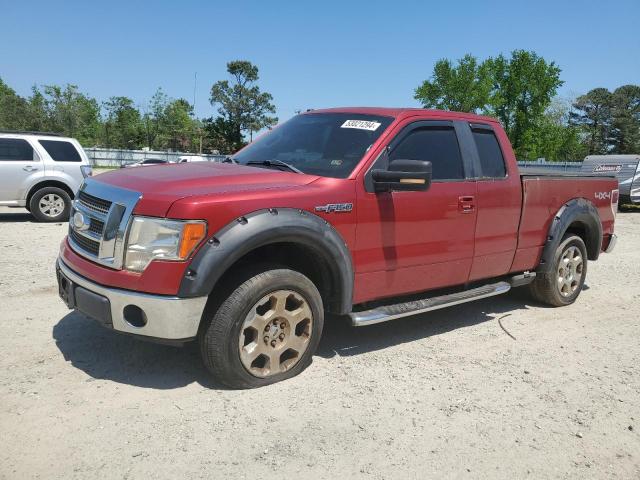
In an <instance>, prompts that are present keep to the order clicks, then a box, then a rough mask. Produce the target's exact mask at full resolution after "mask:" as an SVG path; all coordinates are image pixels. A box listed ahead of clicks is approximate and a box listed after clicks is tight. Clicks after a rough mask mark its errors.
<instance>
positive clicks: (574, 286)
mask: <svg viewBox="0 0 640 480" xmlns="http://www.w3.org/2000/svg"><path fill="white" fill-rule="evenodd" d="M586 276H587V247H586V246H585V244H584V241H583V240H582V239H581V238H580V237H578V236H577V235H572V234H567V235H565V236H564V237H563V238H562V241H561V242H560V245H558V248H557V249H556V251H555V253H554V256H553V265H552V267H551V271H550V272H547V273H538V275H537V276H536V279H535V280H534V281H533V282H532V283H531V284H530V285H529V292H530V294H531V296H532V297H533V298H534V299H536V300H538V301H539V302H541V303H545V304H547V305H551V306H553V307H564V306H565V305H571V304H572V303H573V302H575V301H576V299H577V298H578V296H579V295H580V292H581V291H582V287H583V285H584V281H585V278H586Z"/></svg>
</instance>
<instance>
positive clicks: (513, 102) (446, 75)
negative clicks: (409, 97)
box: [415, 50, 571, 158]
mask: <svg viewBox="0 0 640 480" xmlns="http://www.w3.org/2000/svg"><path fill="white" fill-rule="evenodd" d="M560 85H562V81H561V80H560V68H559V67H558V66H557V65H556V64H555V63H553V62H547V61H546V60H545V59H544V58H541V57H539V56H538V55H537V54H536V53H534V52H528V51H525V50H515V51H513V52H511V56H510V57H509V58H507V57H505V56H504V55H498V56H497V57H495V58H488V59H486V60H484V61H482V62H480V61H478V59H476V58H475V57H473V56H472V55H469V54H467V55H465V56H464V57H463V58H462V59H460V60H458V62H457V64H456V65H453V64H452V63H451V62H450V61H449V60H444V59H443V60H439V61H438V62H437V63H436V65H435V67H434V70H433V74H432V76H431V79H430V80H427V81H425V82H423V83H422V85H421V86H420V87H418V89H417V90H416V91H415V98H416V99H418V100H420V102H421V103H422V104H423V105H424V106H425V107H428V108H441V109H444V110H456V111H463V112H473V113H479V112H481V113H486V114H490V115H493V116H496V117H498V119H499V120H500V121H501V122H502V125H503V126H504V128H505V130H506V132H507V135H508V136H509V138H510V139H511V143H512V145H513V148H514V150H515V152H516V155H517V156H518V157H520V158H532V157H533V155H534V152H535V151H539V148H538V146H537V144H536V140H535V138H536V131H537V130H538V129H540V128H543V127H544V128H546V129H547V133H549V129H550V128H551V126H552V125H555V124H554V122H551V121H548V119H547V120H546V119H545V118H544V115H545V111H546V110H547V108H548V107H549V105H550V104H551V100H552V98H553V97H554V95H555V94H556V91H557V89H558V87H559V86H560ZM554 128H555V129H557V128H560V127H559V126H557V125H556V126H555V127H554ZM567 134H569V136H570V134H571V132H567Z"/></svg>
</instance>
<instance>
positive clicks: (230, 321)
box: [198, 268, 324, 389]
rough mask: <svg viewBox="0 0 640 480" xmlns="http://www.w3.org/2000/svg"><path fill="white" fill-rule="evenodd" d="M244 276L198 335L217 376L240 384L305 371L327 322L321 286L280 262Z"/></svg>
mask: <svg viewBox="0 0 640 480" xmlns="http://www.w3.org/2000/svg"><path fill="white" fill-rule="evenodd" d="M247 277H249V278H247ZM244 278H245V280H244V281H242V277H241V279H240V280H239V281H238V283H239V284H238V286H237V287H236V288H235V289H233V291H232V292H231V293H230V295H229V296H227V297H226V298H225V299H223V300H222V301H220V302H218V303H217V304H215V303H214V304H213V305H214V306H213V308H211V309H208V310H210V311H209V313H208V314H205V318H204V321H205V322H206V323H205V324H204V325H203V328H201V330H200V333H199V335H198V336H199V338H198V340H199V344H200V353H201V356H202V360H203V362H204V364H205V366H206V367H207V369H208V370H209V371H210V372H211V373H212V375H213V378H214V380H215V381H216V382H219V383H221V384H223V385H225V386H227V387H230V388H238V389H243V388H255V387H261V386H264V385H269V384H271V383H275V382H279V381H282V380H285V379H287V378H291V377H294V376H296V375H298V374H299V373H301V372H302V371H303V370H304V369H306V368H307V367H308V366H309V365H310V364H311V360H312V356H313V354H314V353H315V351H316V349H317V347H318V343H319V342H320V337H321V335H322V327H323V324H324V311H323V306H322V298H321V296H320V292H318V289H317V288H316V286H315V285H314V284H313V282H311V280H309V279H308V278H307V277H306V276H304V275H302V274H301V273H299V272H296V271H294V270H289V269H284V268H277V269H271V270H266V271H263V272H261V273H258V274H255V275H251V274H249V275H246V276H245V277H244ZM211 312H213V313H211ZM292 312H295V314H293V313H292ZM207 316H208V317H209V318H207Z"/></svg>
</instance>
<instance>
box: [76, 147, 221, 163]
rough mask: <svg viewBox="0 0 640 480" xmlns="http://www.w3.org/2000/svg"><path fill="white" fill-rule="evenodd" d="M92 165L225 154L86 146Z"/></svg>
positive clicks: (217, 158)
mask: <svg viewBox="0 0 640 480" xmlns="http://www.w3.org/2000/svg"><path fill="white" fill-rule="evenodd" d="M84 151H85V152H86V154H87V156H88V157H89V161H90V162H91V165H93V166H94V167H103V168H105V167H106V168H108V167H112V168H113V167H120V166H122V165H125V164H127V163H135V162H140V161H142V160H149V159H158V160H167V161H169V162H178V161H179V160H180V157H200V158H202V159H204V160H207V161H209V162H221V161H222V160H224V158H225V156H224V155H207V154H197V153H184V152H163V151H153V150H119V149H115V148H85V149H84Z"/></svg>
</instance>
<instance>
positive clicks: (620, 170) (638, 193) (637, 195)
mask: <svg viewBox="0 0 640 480" xmlns="http://www.w3.org/2000/svg"><path fill="white" fill-rule="evenodd" d="M582 171H583V172H588V173H593V174H595V175H615V176H616V177H617V178H618V182H619V183H620V204H621V205H622V204H624V203H631V204H634V205H638V204H640V155H588V156H587V157H586V158H585V159H584V162H582Z"/></svg>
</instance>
